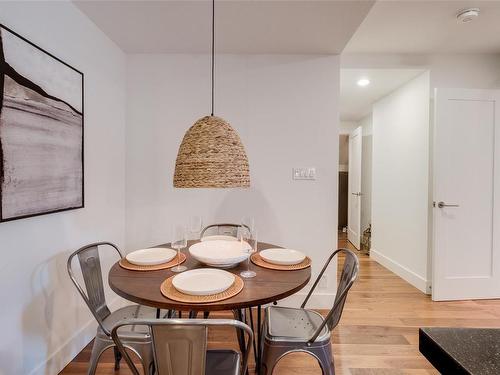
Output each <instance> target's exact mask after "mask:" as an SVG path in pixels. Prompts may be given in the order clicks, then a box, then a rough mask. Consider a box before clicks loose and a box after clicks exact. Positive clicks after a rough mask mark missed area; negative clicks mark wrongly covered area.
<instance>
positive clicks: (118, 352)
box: [113, 346, 122, 370]
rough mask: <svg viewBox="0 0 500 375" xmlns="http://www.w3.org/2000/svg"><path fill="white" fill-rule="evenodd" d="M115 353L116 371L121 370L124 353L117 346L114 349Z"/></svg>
mask: <svg viewBox="0 0 500 375" xmlns="http://www.w3.org/2000/svg"><path fill="white" fill-rule="evenodd" d="M113 351H114V352H115V370H119V369H120V360H121V359H122V353H121V352H120V351H119V350H118V348H117V347H116V346H114V347H113Z"/></svg>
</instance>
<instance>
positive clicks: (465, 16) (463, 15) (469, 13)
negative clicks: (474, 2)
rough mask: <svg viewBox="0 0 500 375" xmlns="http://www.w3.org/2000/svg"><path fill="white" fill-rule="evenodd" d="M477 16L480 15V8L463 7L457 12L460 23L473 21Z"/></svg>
mask: <svg viewBox="0 0 500 375" xmlns="http://www.w3.org/2000/svg"><path fill="white" fill-rule="evenodd" d="M477 17H479V8H467V9H462V10H459V11H458V13H457V20H458V22H460V23H467V22H471V21H473V20H474V19H476V18H477Z"/></svg>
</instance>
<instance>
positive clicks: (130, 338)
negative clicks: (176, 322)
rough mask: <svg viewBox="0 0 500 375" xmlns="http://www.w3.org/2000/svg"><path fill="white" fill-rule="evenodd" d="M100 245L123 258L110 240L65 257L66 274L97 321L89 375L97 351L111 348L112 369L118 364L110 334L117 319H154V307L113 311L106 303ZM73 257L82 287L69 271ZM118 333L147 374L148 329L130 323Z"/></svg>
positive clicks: (149, 355) (149, 360)
mask: <svg viewBox="0 0 500 375" xmlns="http://www.w3.org/2000/svg"><path fill="white" fill-rule="evenodd" d="M100 246H106V247H107V248H113V249H114V250H116V252H117V253H118V255H119V257H120V258H123V256H122V254H121V252H120V250H119V249H118V247H117V246H116V245H114V244H112V243H110V242H97V243H93V244H90V245H86V246H84V247H82V248H80V249H78V250H76V251H75V252H74V253H73V254H71V255H70V256H69V258H68V263H67V267H68V274H69V277H70V279H71V281H72V282H73V284H75V286H76V289H77V290H78V292H79V293H80V295H81V296H82V298H83V300H84V301H85V303H86V304H87V306H88V308H89V310H90V312H91V313H92V315H93V316H94V318H95V320H96V321H97V324H98V326H97V333H96V337H95V340H94V346H93V347H92V354H91V356H90V362H89V368H88V374H89V375H93V374H95V371H96V368H97V364H98V362H99V358H100V356H101V354H102V353H103V352H104V351H105V350H106V349H109V348H113V349H114V353H115V369H118V368H119V367H120V359H121V352H120V351H119V350H118V348H117V347H116V345H115V342H114V341H113V339H112V337H111V329H112V328H113V326H114V325H115V324H116V323H117V322H119V321H121V320H123V319H132V318H149V317H150V318H154V317H155V315H156V309H153V308H150V307H146V306H141V305H129V306H125V307H122V308H120V309H118V310H116V311H114V312H111V311H110V310H109V308H108V306H107V304H106V298H105V295H104V287H103V281H102V271H101V261H100V258H99V247H100ZM75 256H76V257H77V258H78V261H79V263H80V269H81V274H82V276H83V281H84V284H85V289H84V288H83V287H82V286H81V285H80V284H79V283H78V281H77V279H76V277H75V274H74V272H73V267H72V260H73V258H74V257H75ZM118 334H119V335H120V337H121V340H122V342H123V345H125V346H126V347H127V348H130V349H131V350H133V351H134V352H135V353H136V354H137V355H138V356H139V358H140V360H141V362H142V365H143V367H144V372H145V373H148V372H149V371H150V366H151V364H152V363H153V353H152V348H151V337H150V335H149V332H148V330H146V329H144V327H133V326H132V327H129V329H127V330H125V329H124V330H120V332H119V333H118Z"/></svg>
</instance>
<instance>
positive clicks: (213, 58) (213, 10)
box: [211, 0, 215, 116]
mask: <svg viewBox="0 0 500 375" xmlns="http://www.w3.org/2000/svg"><path fill="white" fill-rule="evenodd" d="M214 76H215V0H212V114H211V116H213V115H214V93H215V91H214V86H215V79H214Z"/></svg>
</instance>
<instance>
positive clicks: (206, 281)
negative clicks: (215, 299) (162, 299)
mask: <svg viewBox="0 0 500 375" xmlns="http://www.w3.org/2000/svg"><path fill="white" fill-rule="evenodd" d="M233 283H234V275H233V274H232V273H230V272H227V271H223V270H217V269H213V268H198V269H195V270H190V271H186V272H183V273H180V274H178V275H177V276H175V277H174V278H173V279H172V284H173V286H174V288H175V289H177V290H178V291H179V292H181V293H185V294H190V295H193V296H208V295H211V294H217V293H221V292H223V291H225V290H226V289H228V288H229V287H230V286H231V285H233Z"/></svg>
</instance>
